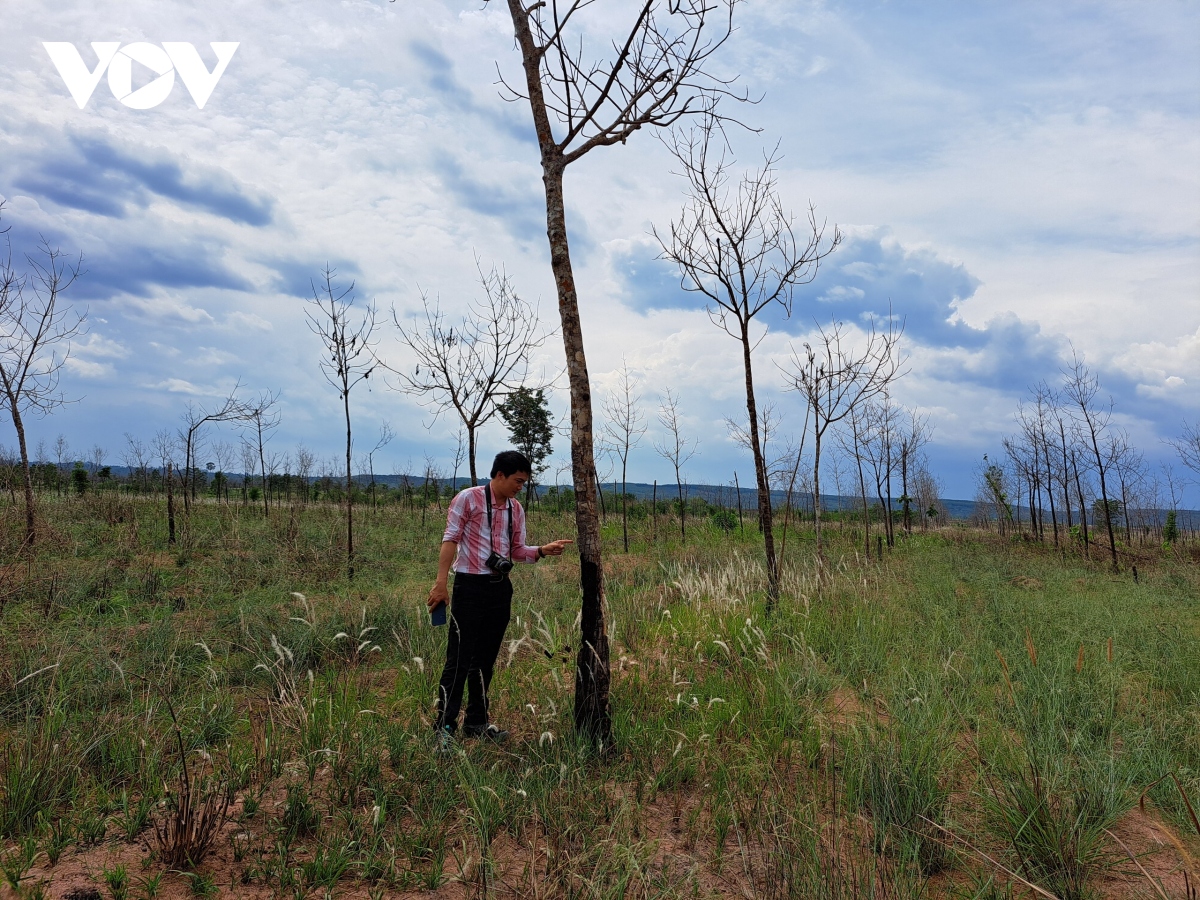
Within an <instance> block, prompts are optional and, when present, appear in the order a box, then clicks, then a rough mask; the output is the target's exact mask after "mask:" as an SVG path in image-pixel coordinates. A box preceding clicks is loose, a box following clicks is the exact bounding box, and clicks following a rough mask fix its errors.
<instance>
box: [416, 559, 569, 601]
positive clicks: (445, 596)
mask: <svg viewBox="0 0 1200 900" xmlns="http://www.w3.org/2000/svg"><path fill="white" fill-rule="evenodd" d="M559 552H560V553H561V552H562V551H561V550H560V551H559ZM449 602H450V592H449V591H447V590H446V582H444V581H435V582H434V583H433V587H432V588H430V589H429V597H428V598H426V600H425V605H426V606H428V607H429V611H430V612H433V611H434V610H435V609H437V608H438V607H439V606H441V605H442V604H443V603H449Z"/></svg>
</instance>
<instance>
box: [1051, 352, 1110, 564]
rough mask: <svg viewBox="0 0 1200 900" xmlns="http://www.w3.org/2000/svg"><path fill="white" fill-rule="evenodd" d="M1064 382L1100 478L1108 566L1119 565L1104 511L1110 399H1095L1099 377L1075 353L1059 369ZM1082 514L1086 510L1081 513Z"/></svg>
mask: <svg viewBox="0 0 1200 900" xmlns="http://www.w3.org/2000/svg"><path fill="white" fill-rule="evenodd" d="M1063 375H1064V377H1065V383H1064V385H1063V393H1064V394H1065V395H1066V397H1067V399H1068V400H1069V401H1070V402H1071V405H1072V410H1071V414H1072V417H1073V418H1074V419H1075V424H1076V427H1077V429H1078V431H1079V435H1080V438H1081V441H1082V443H1083V444H1084V446H1085V447H1086V448H1087V449H1088V450H1089V451H1090V452H1091V454H1092V458H1093V460H1094V461H1095V464H1096V474H1097V475H1098V476H1099V478H1100V504H1101V507H1102V509H1103V510H1104V511H1105V513H1104V524H1105V527H1106V529H1107V531H1108V547H1109V551H1110V553H1111V555H1112V570H1113V572H1117V571H1119V569H1120V566H1119V563H1118V560H1117V539H1116V535H1115V533H1114V531H1113V521H1112V520H1113V516H1112V515H1110V514H1109V513H1108V509H1109V500H1110V498H1109V496H1108V475H1109V470H1110V468H1111V466H1110V463H1109V461H1108V460H1107V459H1106V458H1105V456H1104V454H1103V452H1102V451H1101V446H1100V445H1101V444H1102V443H1103V442H1104V440H1105V438H1106V436H1107V433H1108V429H1109V426H1110V425H1111V424H1112V414H1113V401H1112V398H1111V397H1110V398H1109V400H1108V405H1107V406H1105V405H1104V403H1103V402H1102V401H1099V400H1098V399H1097V395H1098V394H1099V393H1100V379H1099V378H1098V377H1097V376H1096V375H1095V374H1094V373H1093V372H1092V371H1091V369H1089V368H1088V366H1087V365H1086V364H1085V363H1084V361H1083V360H1082V359H1081V358H1080V357H1079V355H1078V354H1076V355H1074V356H1073V357H1072V360H1071V365H1070V367H1069V368H1067V369H1065V370H1064V371H1063ZM1085 515H1086V513H1085Z"/></svg>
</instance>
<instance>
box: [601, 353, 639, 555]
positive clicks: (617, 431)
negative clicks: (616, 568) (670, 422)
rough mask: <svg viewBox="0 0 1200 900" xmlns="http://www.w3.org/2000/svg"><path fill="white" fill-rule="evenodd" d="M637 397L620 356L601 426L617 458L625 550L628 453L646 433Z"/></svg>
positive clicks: (627, 513) (630, 377) (626, 547)
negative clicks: (619, 464) (614, 387)
mask: <svg viewBox="0 0 1200 900" xmlns="http://www.w3.org/2000/svg"><path fill="white" fill-rule="evenodd" d="M641 399H642V397H641V395H640V394H637V393H635V382H634V377H633V374H632V373H631V372H630V371H629V365H628V363H626V362H625V360H624V359H622V360H621V369H620V373H619V375H618V376H617V387H616V390H614V391H613V392H612V393H610V394H609V395H608V396H607V397H606V398H605V399H604V415H605V421H604V424H603V426H601V427H602V428H603V431H604V439H605V442H606V443H607V444H608V445H609V446H610V447H611V448H612V452H613V453H615V454H616V456H617V458H618V459H619V460H620V461H621V540H622V543H623V545H624V547H625V552H626V553H628V552H629V502H628V501H629V494H628V481H627V478H628V473H629V454H630V453H632V452H633V450H634V448H635V447H637V445H638V444H639V443H641V440H642V435H644V434H645V433H646V415H645V413H643V412H642V410H641V408H640V407H639V406H638V403H639V402H640V401H641Z"/></svg>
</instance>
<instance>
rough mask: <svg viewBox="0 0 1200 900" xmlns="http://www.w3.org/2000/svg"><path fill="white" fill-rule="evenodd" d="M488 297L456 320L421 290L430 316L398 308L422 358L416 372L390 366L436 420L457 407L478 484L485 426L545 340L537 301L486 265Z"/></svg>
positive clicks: (406, 338) (409, 342)
mask: <svg viewBox="0 0 1200 900" xmlns="http://www.w3.org/2000/svg"><path fill="white" fill-rule="evenodd" d="M479 282H480V285H481V286H482V287H483V294H484V297H483V299H482V300H478V301H475V302H473V303H472V304H471V306H470V311H469V312H468V314H467V315H466V316H464V317H463V319H462V322H461V323H460V324H459V325H457V326H454V325H449V324H447V321H446V315H445V313H444V312H442V309H441V307H440V305H439V304H438V303H437V302H434V303H432V305H431V303H430V299H429V297H428V296H427V295H422V297H421V304H422V306H423V307H424V318H423V321H422V320H417V321H415V322H413V323H411V324H410V325H407V326H405V325H403V324H401V322H400V318H399V316H398V314H397V312H396V310H395V308H394V307H393V309H392V320H393V322H394V323H395V324H396V327H397V328H398V329H399V331H400V339H401V341H403V343H404V344H405V345H406V346H407V347H408V349H409V350H410V351H411V352H412V354H413V356H414V357H415V359H416V364H415V365H414V367H413V369H412V371H411V372H409V371H408V370H405V369H401V368H399V367H391V366H389V367H388V369H389V371H391V372H394V373H395V375H396V376H397V378H398V379H399V382H400V384H399V387H400V389H401V390H403V391H404V392H405V393H408V394H414V395H416V396H417V397H419V398H420V401H421V402H422V403H424V404H426V405H428V406H429V407H431V408H432V409H433V411H434V420H435V421H436V419H437V417H438V416H440V415H441V414H442V413H446V412H449V411H451V410H453V411H454V413H455V415H457V416H458V418H459V420H460V421H461V422H462V424H463V427H464V428H465V429H466V431H467V460H468V463H469V467H470V471H471V484H475V483H476V482H477V480H478V478H477V473H476V469H475V451H476V441H477V438H478V434H479V429H480V428H482V427H483V426H484V425H485V424H486V423H487V422H488V421H490V420H491V419H492V418H493V417H494V416H495V415H496V413H497V410H498V408H499V404H500V402H501V401H502V400H503V398H504V396H505V395H506V394H508V393H509V392H510V391H513V390H516V389H517V388H518V387H520V386H521V385H522V384H523V383H524V381H525V378H526V376H527V374H528V370H529V354H530V353H531V352H532V351H533V350H536V349H537V348H538V347H540V346H542V344H544V343H545V341H546V338H547V336H548V335H546V334H545V333H544V332H543V331H542V330H541V328H540V327H539V324H538V313H537V309H536V307H534V306H532V305H530V304H529V303H528V302H527V301H525V300H524V299H522V298H521V296H520V295H519V294H517V292H516V290H515V289H514V287H513V284H512V281H511V279H509V277H508V275H507V274H505V273H504V272H503V271H502V270H500V269H497V268H496V267H494V266H493V267H492V269H491V271H490V272H487V273H485V272H484V271H483V269H482V268H480V269H479Z"/></svg>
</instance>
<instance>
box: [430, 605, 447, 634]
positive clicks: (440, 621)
mask: <svg viewBox="0 0 1200 900" xmlns="http://www.w3.org/2000/svg"><path fill="white" fill-rule="evenodd" d="M429 620H430V621H431V622H432V623H433V627H434V628H437V627H438V626H439V625H445V624H446V604H445V603H439V604H438V605H437V606H435V607H434V608H433V609H432V610H431V611H430V613H429Z"/></svg>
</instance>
